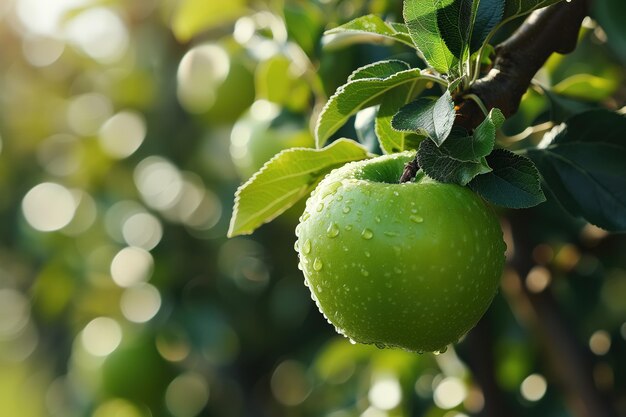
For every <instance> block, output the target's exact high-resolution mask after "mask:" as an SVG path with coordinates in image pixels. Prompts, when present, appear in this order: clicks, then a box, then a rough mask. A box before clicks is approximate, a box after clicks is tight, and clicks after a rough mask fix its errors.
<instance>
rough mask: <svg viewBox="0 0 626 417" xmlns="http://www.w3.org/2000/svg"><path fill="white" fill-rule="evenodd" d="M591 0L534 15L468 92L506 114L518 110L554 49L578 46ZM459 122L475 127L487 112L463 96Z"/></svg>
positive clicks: (499, 48) (575, 0)
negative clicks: (533, 80) (581, 27)
mask: <svg viewBox="0 0 626 417" xmlns="http://www.w3.org/2000/svg"><path fill="white" fill-rule="evenodd" d="M589 3H590V0H572V1H571V2H562V3H559V4H556V5H554V6H551V7H547V8H545V9H541V10H538V11H536V12H534V13H533V14H531V15H530V16H529V17H528V18H527V19H526V21H525V22H524V23H523V24H522V26H520V27H519V28H518V29H517V31H515V33H513V35H511V37H510V38H508V39H507V40H506V41H504V42H503V43H501V44H500V45H498V46H497V47H496V58H495V62H494V66H493V68H492V69H491V70H490V71H489V73H488V74H487V75H485V76H484V77H483V78H481V79H479V80H478V81H476V83H474V85H473V86H472V87H471V89H470V91H468V92H467V93H472V94H476V95H477V96H478V97H480V99H481V100H482V101H483V103H484V104H485V106H486V107H487V109H488V110H491V109H492V108H494V107H497V108H499V109H500V110H501V111H502V113H503V114H504V116H505V117H509V116H511V115H513V114H514V113H515V112H517V109H518V108H519V104H520V101H521V100H522V96H523V95H524V93H525V92H526V90H527V89H528V87H529V85H530V82H531V81H532V79H533V77H534V76H535V74H536V73H537V71H538V70H539V69H540V68H541V67H542V66H543V64H544V63H545V62H546V60H547V59H548V58H549V57H550V55H552V53H554V52H558V53H560V54H567V53H570V52H572V51H573V50H574V49H575V48H576V43H577V40H578V32H579V30H580V25H581V24H582V21H583V19H584V18H585V16H586V15H587V12H588V9H589ZM456 104H457V105H458V106H459V110H458V112H457V119H456V124H457V125H458V126H461V127H464V128H466V129H468V130H473V129H474V128H475V127H476V126H478V125H479V124H480V123H481V122H482V121H483V119H484V114H483V112H482V110H481V109H480V108H479V107H478V105H477V104H476V103H475V102H474V101H472V100H464V99H463V98H462V97H460V98H459V99H458V101H457V103H456Z"/></svg>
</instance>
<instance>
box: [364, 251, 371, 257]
mask: <svg viewBox="0 0 626 417" xmlns="http://www.w3.org/2000/svg"><path fill="white" fill-rule="evenodd" d="M363 255H365V257H366V258H369V257H370V256H372V254H371V253H369V252H368V251H365V252H364V253H363Z"/></svg>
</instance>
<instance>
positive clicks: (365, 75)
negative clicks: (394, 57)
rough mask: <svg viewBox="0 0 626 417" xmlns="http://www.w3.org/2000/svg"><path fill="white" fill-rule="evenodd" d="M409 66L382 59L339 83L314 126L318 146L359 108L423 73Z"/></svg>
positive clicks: (376, 101)
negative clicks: (342, 83) (340, 84)
mask: <svg viewBox="0 0 626 417" xmlns="http://www.w3.org/2000/svg"><path fill="white" fill-rule="evenodd" d="M400 68H403V69H404V70H399V69H400ZM407 68H408V64H406V63H403V62H402V61H381V62H377V63H376V64H372V65H368V66H366V67H363V68H361V69H358V70H357V71H355V72H354V73H353V74H352V75H351V76H350V78H349V81H348V83H347V84H344V85H343V86H341V87H339V88H338V89H337V91H336V92H335V94H333V96H332V97H331V98H330V99H329V100H328V102H327V103H326V105H325V106H324V108H323V109H322V112H321V113H320V115H319V117H318V119H317V125H316V127H315V139H316V145H317V147H318V148H320V147H322V146H324V144H326V142H327V141H328V139H329V138H330V137H331V136H332V134H333V133H335V132H336V131H337V130H338V129H339V128H340V127H341V126H343V125H344V124H345V123H346V121H347V120H348V119H349V118H350V117H351V116H352V115H354V114H356V112H358V111H359V110H361V109H362V108H365V107H369V106H374V105H376V104H378V103H379V102H380V101H381V99H382V96H383V94H385V93H386V92H388V91H390V90H391V89H393V88H394V87H398V86H400V85H403V84H406V83H410V82H414V81H415V80H416V79H419V78H420V77H422V73H421V71H420V70H419V69H418V68H412V69H407ZM430 77H431V78H432V76H430Z"/></svg>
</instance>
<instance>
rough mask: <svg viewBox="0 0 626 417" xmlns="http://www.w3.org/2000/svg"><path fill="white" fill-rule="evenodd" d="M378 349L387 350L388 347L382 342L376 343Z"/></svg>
mask: <svg viewBox="0 0 626 417" xmlns="http://www.w3.org/2000/svg"><path fill="white" fill-rule="evenodd" d="M374 344H375V345H376V347H377V348H378V349H387V345H386V344H384V343H381V342H376V343H374Z"/></svg>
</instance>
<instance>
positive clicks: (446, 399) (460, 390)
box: [433, 377, 467, 410]
mask: <svg viewBox="0 0 626 417" xmlns="http://www.w3.org/2000/svg"><path fill="white" fill-rule="evenodd" d="M466 396H467V388H466V387H465V384H464V383H463V381H462V380H461V379H459V378H457V377H447V378H444V379H443V380H442V381H441V382H440V383H439V384H438V385H437V387H436V388H435V391H434V395H433V400H434V401H435V404H437V406H438V407H439V408H443V409H445V410H447V409H450V408H454V407H456V406H458V405H459V404H461V403H462V402H463V400H465V398H466Z"/></svg>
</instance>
